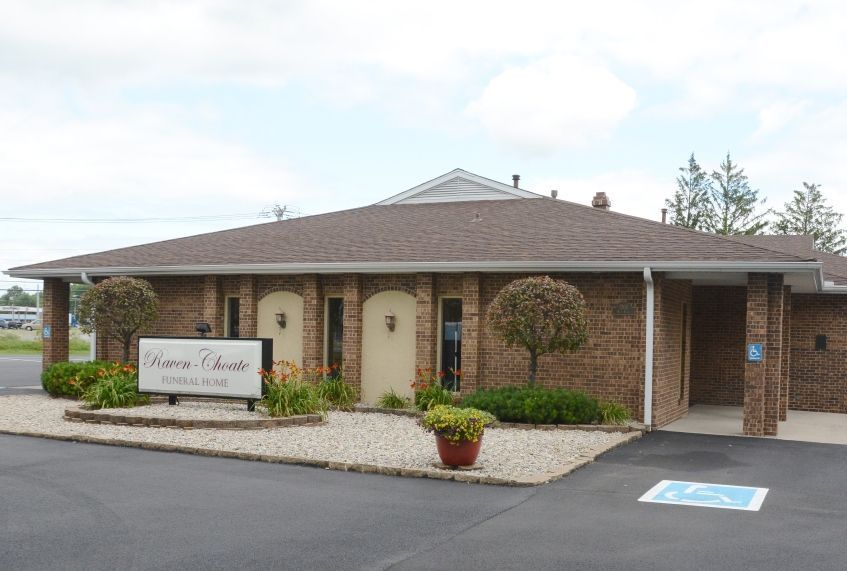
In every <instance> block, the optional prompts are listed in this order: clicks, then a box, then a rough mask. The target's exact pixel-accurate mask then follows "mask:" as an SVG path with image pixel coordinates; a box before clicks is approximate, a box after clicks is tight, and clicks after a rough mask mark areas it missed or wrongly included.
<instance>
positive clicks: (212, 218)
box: [0, 212, 270, 224]
mask: <svg viewBox="0 0 847 571" xmlns="http://www.w3.org/2000/svg"><path fill="white" fill-rule="evenodd" d="M269 217H270V213H267V212H259V213H256V212H250V213H243V214H211V215H208V216H174V217H153V218H25V217H17V216H3V217H0V220H2V221H7V222H51V223H58V224H78V223H85V224H134V223H148V222H220V221H225V220H251V219H257V218H269Z"/></svg>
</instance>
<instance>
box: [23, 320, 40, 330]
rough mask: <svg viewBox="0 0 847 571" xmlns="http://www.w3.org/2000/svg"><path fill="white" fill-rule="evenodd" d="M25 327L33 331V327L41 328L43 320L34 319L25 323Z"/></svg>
mask: <svg viewBox="0 0 847 571" xmlns="http://www.w3.org/2000/svg"><path fill="white" fill-rule="evenodd" d="M24 329H26V330H27V331H32V330H33V329H41V320H40V319H34V320H32V321H27V322H26V323H24Z"/></svg>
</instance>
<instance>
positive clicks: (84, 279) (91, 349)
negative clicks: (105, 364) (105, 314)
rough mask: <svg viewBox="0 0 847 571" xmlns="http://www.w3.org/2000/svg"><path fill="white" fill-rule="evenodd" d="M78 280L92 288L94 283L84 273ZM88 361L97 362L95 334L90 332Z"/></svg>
mask: <svg viewBox="0 0 847 571" xmlns="http://www.w3.org/2000/svg"><path fill="white" fill-rule="evenodd" d="M79 278H80V279H81V280H82V283H84V284H86V285H90V286H93V285H94V282H93V281H91V278H89V277H88V274H86V273H85V272H81V273H80V274H79ZM88 360H89V361H96V360H97V332H96V331H92V332H91V346H90V347H89V348H88Z"/></svg>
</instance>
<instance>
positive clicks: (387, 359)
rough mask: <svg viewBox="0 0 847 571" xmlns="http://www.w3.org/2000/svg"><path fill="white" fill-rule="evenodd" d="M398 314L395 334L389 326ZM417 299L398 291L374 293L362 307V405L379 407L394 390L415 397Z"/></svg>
mask: <svg viewBox="0 0 847 571" xmlns="http://www.w3.org/2000/svg"><path fill="white" fill-rule="evenodd" d="M389 312H390V313H392V314H394V331H391V330H389V329H388V327H387V326H386V323H385V316H386V314H387V313H389ZM416 317H417V305H416V302H415V296H413V295H411V294H410V293H408V292H406V291H401V290H399V289H397V288H386V289H385V290H383V291H381V292H378V293H374V294H373V295H371V296H370V297H368V298H367V299H366V300H365V302H364V303H363V304H362V401H364V402H368V403H371V404H373V403H375V402H376V400H377V399H378V398H379V396H380V395H381V394H382V393H384V392H386V391H388V390H390V389H394V392H396V393H397V394H400V395H405V396H409V397H411V396H413V393H412V389H411V388H410V387H409V382H410V381H411V380H413V379H414V377H415V330H416Z"/></svg>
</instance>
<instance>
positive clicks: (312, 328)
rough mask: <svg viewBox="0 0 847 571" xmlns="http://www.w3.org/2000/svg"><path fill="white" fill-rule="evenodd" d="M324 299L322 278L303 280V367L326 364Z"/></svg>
mask: <svg viewBox="0 0 847 571" xmlns="http://www.w3.org/2000/svg"><path fill="white" fill-rule="evenodd" d="M323 360H324V297H323V291H322V288H321V281H320V277H318V275H317V274H310V275H307V276H304V278H303V366H304V367H306V368H314V367H320V366H323V364H324V362H323Z"/></svg>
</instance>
